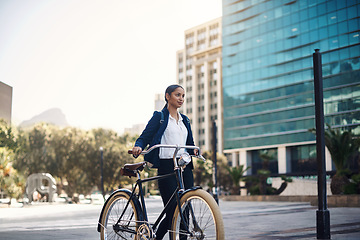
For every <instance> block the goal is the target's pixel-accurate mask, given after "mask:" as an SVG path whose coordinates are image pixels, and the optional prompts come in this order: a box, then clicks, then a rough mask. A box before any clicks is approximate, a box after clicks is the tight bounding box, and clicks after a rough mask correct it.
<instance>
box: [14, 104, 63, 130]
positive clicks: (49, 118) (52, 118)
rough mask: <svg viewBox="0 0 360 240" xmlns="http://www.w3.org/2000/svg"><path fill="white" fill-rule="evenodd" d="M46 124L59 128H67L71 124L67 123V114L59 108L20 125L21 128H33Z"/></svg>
mask: <svg viewBox="0 0 360 240" xmlns="http://www.w3.org/2000/svg"><path fill="white" fill-rule="evenodd" d="M41 122H46V123H50V124H53V125H56V126H59V127H67V126H69V123H68V122H67V121H66V117H65V114H64V113H63V112H62V111H61V109H59V108H52V109H49V110H46V111H45V112H43V113H40V114H39V115H37V116H35V117H33V118H31V119H30V120H26V121H23V122H22V123H20V127H31V126H33V125H35V124H37V123H41Z"/></svg>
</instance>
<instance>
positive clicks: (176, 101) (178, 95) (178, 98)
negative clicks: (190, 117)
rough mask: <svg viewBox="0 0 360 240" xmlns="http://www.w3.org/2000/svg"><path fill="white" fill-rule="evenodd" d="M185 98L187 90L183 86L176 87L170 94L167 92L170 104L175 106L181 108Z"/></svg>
mask: <svg viewBox="0 0 360 240" xmlns="http://www.w3.org/2000/svg"><path fill="white" fill-rule="evenodd" d="M184 98H185V91H184V89H182V88H181V87H178V88H176V89H175V90H174V91H173V92H172V93H171V94H170V95H169V94H168V93H167V94H166V99H167V100H168V105H169V106H172V107H174V108H179V107H181V106H182V105H183V103H184Z"/></svg>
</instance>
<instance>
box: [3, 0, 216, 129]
mask: <svg viewBox="0 0 360 240" xmlns="http://www.w3.org/2000/svg"><path fill="white" fill-rule="evenodd" d="M221 14H222V7H221V0H31V1H24V0H0V81H2V82H4V83H5V84H7V85H10V86H11V87H13V99H12V123H13V124H15V125H17V124H20V123H21V122H22V121H24V120H29V119H30V118H32V117H34V116H36V115H38V114H40V113H42V112H44V111H46V110H49V109H51V108H60V109H61V110H62V112H63V113H64V114H65V116H66V119H67V121H68V122H69V124H70V125H71V126H73V127H78V128H82V129H85V130H88V129H92V128H98V127H101V128H106V129H113V130H115V131H117V132H119V133H122V132H123V130H124V128H127V127H132V126H133V125H135V124H143V123H147V121H148V120H149V119H150V117H151V116H152V113H153V111H154V99H155V94H157V93H164V92H165V89H166V87H167V86H168V85H170V84H173V83H176V51H177V50H180V49H183V48H184V31H185V30H187V29H189V28H192V27H195V26H197V25H200V24H203V23H205V22H207V21H210V20H213V19H215V18H218V17H221Z"/></svg>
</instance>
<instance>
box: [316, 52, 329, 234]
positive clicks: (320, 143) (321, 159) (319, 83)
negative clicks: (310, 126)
mask: <svg viewBox="0 0 360 240" xmlns="http://www.w3.org/2000/svg"><path fill="white" fill-rule="evenodd" d="M313 63H314V90H315V92H314V93H315V120H316V158H317V166H318V207H319V208H318V210H317V211H316V235H317V239H330V212H329V210H328V209H327V198H326V169H325V137H324V135H325V130H324V105H323V80H322V63H321V54H320V51H319V49H315V53H313Z"/></svg>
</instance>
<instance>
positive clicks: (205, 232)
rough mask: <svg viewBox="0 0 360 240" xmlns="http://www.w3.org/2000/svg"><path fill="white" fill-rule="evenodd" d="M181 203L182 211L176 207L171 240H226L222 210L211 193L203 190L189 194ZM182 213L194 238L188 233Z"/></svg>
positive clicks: (184, 196) (185, 195) (183, 197)
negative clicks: (182, 220)
mask: <svg viewBox="0 0 360 240" xmlns="http://www.w3.org/2000/svg"><path fill="white" fill-rule="evenodd" d="M180 203H181V209H179V207H176V209H175V212H174V216H173V219H172V224H171V230H170V233H169V234H170V238H171V239H173V240H175V239H176V240H178V239H217V240H223V239H225V233H224V222H223V219H222V216H221V212H220V208H219V206H218V205H217V203H216V201H215V200H214V198H213V197H212V196H211V195H210V194H209V193H207V192H206V191H204V190H202V189H197V190H195V191H190V192H187V193H185V194H184V195H183V196H182V197H181V199H180ZM180 212H181V213H182V214H183V216H184V219H185V222H186V224H187V226H188V229H189V231H190V233H191V235H192V236H191V235H190V234H189V233H187V232H186V230H185V229H186V228H185V227H184V226H183V225H184V224H182V222H181V216H180Z"/></svg>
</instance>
